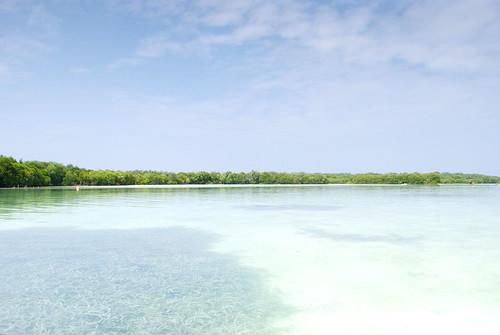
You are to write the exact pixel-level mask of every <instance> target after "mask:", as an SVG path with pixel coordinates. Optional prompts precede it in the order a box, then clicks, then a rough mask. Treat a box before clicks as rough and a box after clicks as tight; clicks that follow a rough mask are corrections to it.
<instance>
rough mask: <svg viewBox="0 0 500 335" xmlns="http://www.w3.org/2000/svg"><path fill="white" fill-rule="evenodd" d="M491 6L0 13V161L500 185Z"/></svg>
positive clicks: (495, 4)
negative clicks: (407, 175) (374, 175)
mask: <svg viewBox="0 0 500 335" xmlns="http://www.w3.org/2000/svg"><path fill="white" fill-rule="evenodd" d="M499 41H500V2H499V1H498V0H446V1H443V0H433V1H427V0H422V1H409V0H408V1H407V0H401V1H355V0H353V1H349V0H340V1H315V2H313V1H311V2H307V1H295V0H284V1H249V0H248V1H247V0H241V1H237V0H236V1H234V0H233V1H231V0H199V1H178V0H168V1H167V0H157V1H152V0H123V1H118V0H102V1H91V0H82V1H61V0H47V1H30V0H0V153H1V154H4V155H12V156H14V157H16V158H22V159H30V160H31V159H37V160H54V161H59V162H63V163H73V164H76V165H79V166H83V167H89V168H112V169H159V170H170V171H178V170H186V171H192V170H220V171H222V170H244V171H246V170H251V169H257V170H280V171H322V172H368V171H377V172H388V171H396V172H397V171H417V170H418V171H434V170H439V171H465V172H479V173H488V174H497V175H500V154H499V153H498V145H499V144H500V107H499V106H500V42H499Z"/></svg>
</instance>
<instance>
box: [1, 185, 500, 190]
mask: <svg viewBox="0 0 500 335" xmlns="http://www.w3.org/2000/svg"><path fill="white" fill-rule="evenodd" d="M77 186H78V189H80V190H83V189H148V188H152V189H163V188H165V189H196V188H272V187H278V188H280V187H283V188H286V187H346V186H347V187H363V186H370V187H377V186H378V187H415V186H416V187H441V186H470V187H476V186H500V184H494V183H484V184H467V183H453V184H435V185H433V184H181V185H168V184H167V185H162V184H159V185H147V184H141V185H73V186H25V187H0V190H40V189H41V190H75V189H76V188H77Z"/></svg>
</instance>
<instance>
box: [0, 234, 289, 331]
mask: <svg viewBox="0 0 500 335" xmlns="http://www.w3.org/2000/svg"><path fill="white" fill-rule="evenodd" d="M213 241H214V237H213V236H212V235H209V234H205V233H201V232H198V231H192V230H188V229H183V228H168V229H145V230H113V231H112V230H109V231H78V230H50V229H44V230H21V231H13V232H2V233H0V278H1V280H0V334H9V335H10V334H12V335H24V334H243V333H245V334H276V333H280V332H281V331H280V330H279V329H276V328H274V327H273V321H274V320H275V318H277V317H281V316H285V313H287V312H288V311H289V309H288V308H287V307H286V306H284V305H283V304H282V303H281V302H280V301H279V299H278V298H277V297H276V296H275V295H274V294H272V293H271V292H269V291H268V290H266V288H265V286H264V282H263V279H264V278H263V277H262V275H261V274H258V273H256V272H255V271H251V270H250V269H247V268H244V267H242V266H241V265H240V264H238V262H237V260H235V259H233V258H231V257H229V256H222V255H219V254H216V253H213V252H211V251H209V248H210V245H211V243H212V242H213Z"/></svg>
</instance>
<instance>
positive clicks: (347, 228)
mask: <svg viewBox="0 0 500 335" xmlns="http://www.w3.org/2000/svg"><path fill="white" fill-rule="evenodd" d="M498 329H500V187H499V186H439V187H430V186H429V187H423V186H422V187H416V186H415V187H412V186H305V187H295V186H286V187H236V188H228V187H225V188H223V187H215V188H119V189H113V188H105V189H82V190H80V192H75V190H72V189H69V190H68V189H66V190H61V189H50V190H48V189H43V190H42V189H38V190H29V189H26V190H25V189H21V190H0V334H9V335H10V334H15V335H19V334H384V335H392V334H394V335H396V334H398V335H400V334H419V335H420V334H436V335H437V334H440V335H441V334H478V335H482V334H488V335H489V334H498Z"/></svg>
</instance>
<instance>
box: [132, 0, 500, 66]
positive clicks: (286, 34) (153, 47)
mask: <svg viewBox="0 0 500 335" xmlns="http://www.w3.org/2000/svg"><path fill="white" fill-rule="evenodd" d="M129 6H130V8H132V9H133V10H132V11H133V12H134V13H135V14H137V15H148V16H150V15H151V13H150V11H151V8H153V5H152V4H151V3H150V2H148V1H134V2H131V3H130V4H129ZM154 8H155V9H156V10H157V15H158V16H157V17H158V18H159V19H160V20H164V22H165V28H164V31H163V32H161V33H160V34H161V35H160V36H161V37H158V36H150V37H146V38H144V39H143V40H141V41H139V43H138V48H137V50H136V51H135V55H133V56H132V57H138V58H148V57H161V56H163V55H165V54H166V53H169V52H174V53H175V52H178V51H179V50H191V51H193V50H194V51H196V50H202V51H203V50H206V48H212V49H213V48H217V47H218V46H222V45H228V46H242V45H245V44H246V43H255V42H262V41H269V40H271V41H273V42H274V43H275V45H276V46H277V47H279V48H282V47H283V46H284V45H290V46H292V47H303V48H308V49H310V50H311V52H323V53H336V54H339V55H341V56H342V57H343V60H344V61H345V62H348V63H359V64H367V63H368V64H369V63H380V62H386V63H389V62H403V63H407V64H409V65H418V66H423V67H424V68H426V69H428V70H432V71H449V72H467V71H473V72H474V71H482V70H494V69H495V68H498V65H499V59H500V57H499V56H500V47H499V44H498V43H496V41H497V39H498V37H499V35H500V3H499V2H498V1H495V0H461V1H427V0H425V1H415V2H408V3H406V6H403V7H401V8H397V10H396V9H394V10H387V9H381V6H379V5H377V3H373V4H371V5H358V6H356V5H351V6H348V7H346V8H341V7H340V6H335V5H327V4H324V5H320V4H315V3H313V2H308V3H303V2H299V1H293V0H289V1H280V2H267V1H236V2H235V1H228V0H216V1H215V0H214V1H209V0H203V1H196V2H189V5H181V4H180V3H178V2H175V1H169V2H168V3H163V4H162V3H161V2H159V3H156V4H155V7H154ZM159 8H162V9H159ZM173 14H175V15H176V17H175V18H174V17H173ZM173 20H176V29H175V30H173V29H172V28H171V25H169V24H170V23H171V22H172V21H173ZM179 27H184V28H185V29H181V28H179ZM185 32H188V33H185Z"/></svg>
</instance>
